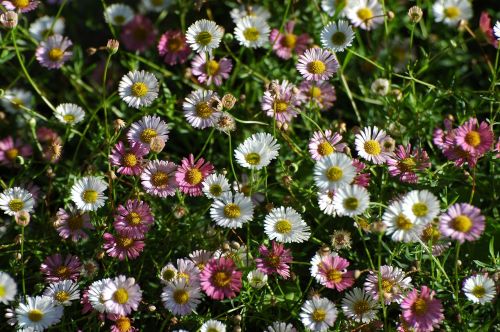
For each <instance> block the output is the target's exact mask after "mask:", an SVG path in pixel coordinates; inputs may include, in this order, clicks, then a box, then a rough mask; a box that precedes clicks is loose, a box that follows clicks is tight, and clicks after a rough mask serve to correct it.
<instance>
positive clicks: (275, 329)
mask: <svg viewBox="0 0 500 332" xmlns="http://www.w3.org/2000/svg"><path fill="white" fill-rule="evenodd" d="M265 332H297V329H296V328H295V327H293V325H292V324H289V323H284V322H273V324H272V325H269V326H268V327H267V331H265Z"/></svg>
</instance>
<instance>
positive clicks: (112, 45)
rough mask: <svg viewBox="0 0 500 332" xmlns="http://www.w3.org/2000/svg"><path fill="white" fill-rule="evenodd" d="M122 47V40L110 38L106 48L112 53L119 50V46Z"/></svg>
mask: <svg viewBox="0 0 500 332" xmlns="http://www.w3.org/2000/svg"><path fill="white" fill-rule="evenodd" d="M119 47H120V42H119V41H118V40H116V39H109V40H108V43H107V44H106V49H107V50H108V52H109V53H110V54H115V53H116V52H118V48H119Z"/></svg>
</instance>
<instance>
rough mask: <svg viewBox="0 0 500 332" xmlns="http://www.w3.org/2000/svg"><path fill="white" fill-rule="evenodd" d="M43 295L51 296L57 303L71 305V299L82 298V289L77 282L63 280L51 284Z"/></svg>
mask: <svg viewBox="0 0 500 332" xmlns="http://www.w3.org/2000/svg"><path fill="white" fill-rule="evenodd" d="M43 296H47V297H50V298H51V299H53V300H54V302H55V303H56V304H59V305H63V306H69V305H71V301H74V300H78V299H80V290H79V289H78V284H77V283H76V282H73V281H71V280H63V281H58V282H54V283H52V284H50V285H49V286H48V287H47V288H46V289H45V291H44V292H43Z"/></svg>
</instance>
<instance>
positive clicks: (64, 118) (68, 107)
mask: <svg viewBox="0 0 500 332" xmlns="http://www.w3.org/2000/svg"><path fill="white" fill-rule="evenodd" d="M54 115H55V117H56V119H57V120H59V121H61V122H62V123H65V124H68V125H75V124H77V123H79V122H81V121H82V120H83V119H84V118H85V111H84V110H83V109H82V108H81V107H80V106H78V105H75V104H70V103H65V104H60V105H58V106H57V107H56V110H55V111H54Z"/></svg>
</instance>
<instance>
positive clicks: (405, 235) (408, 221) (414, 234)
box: [382, 201, 425, 243]
mask: <svg viewBox="0 0 500 332" xmlns="http://www.w3.org/2000/svg"><path fill="white" fill-rule="evenodd" d="M382 222H383V223H384V225H385V226H386V227H387V229H386V233H387V235H390V236H391V239H392V240H393V241H396V242H407V243H408V242H417V241H418V238H419V236H420V234H422V231H423V229H424V227H425V224H423V223H416V222H415V220H414V218H410V217H409V216H408V215H406V214H405V213H404V212H403V205H402V203H401V201H394V202H392V203H391V204H389V206H388V207H387V209H386V210H385V212H384V214H383V215H382Z"/></svg>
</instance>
